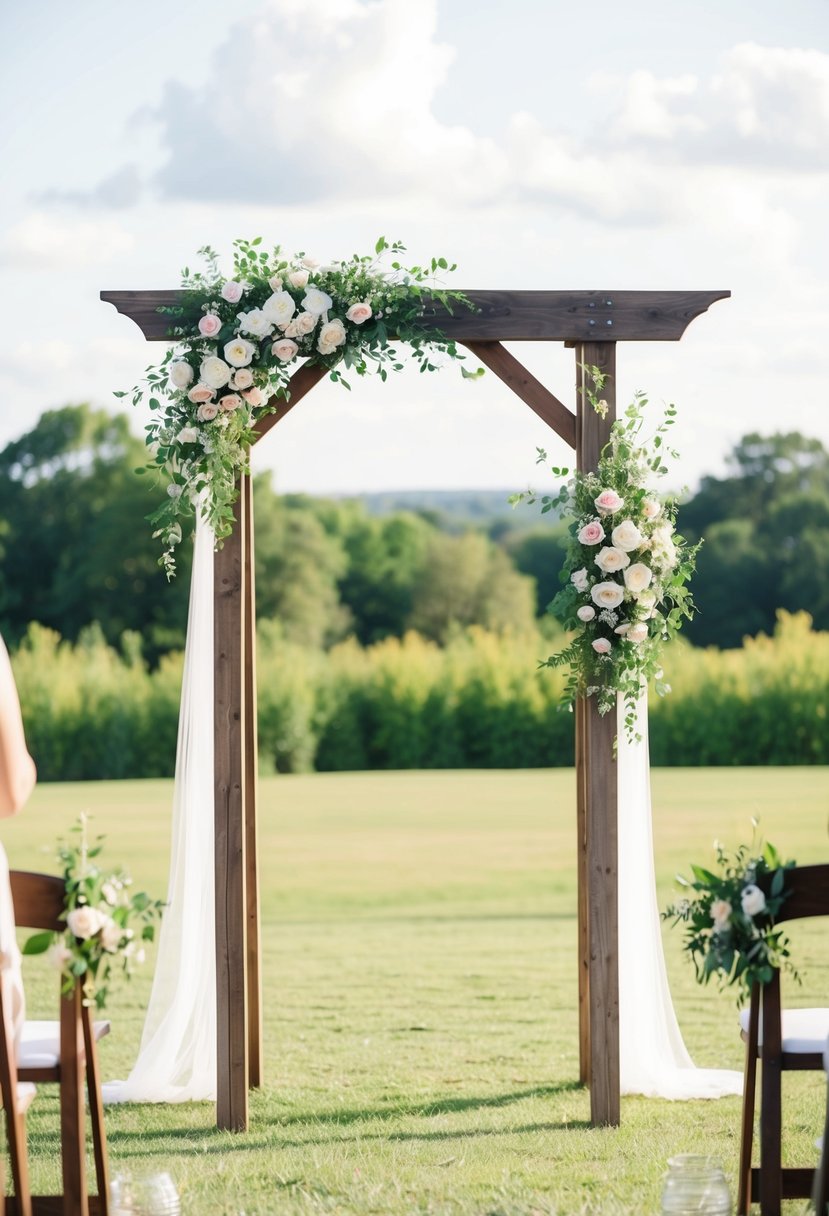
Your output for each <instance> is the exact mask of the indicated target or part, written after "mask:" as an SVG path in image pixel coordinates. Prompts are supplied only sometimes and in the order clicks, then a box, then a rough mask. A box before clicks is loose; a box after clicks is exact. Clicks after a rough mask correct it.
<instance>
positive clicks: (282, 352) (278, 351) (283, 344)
mask: <svg viewBox="0 0 829 1216" xmlns="http://www.w3.org/2000/svg"><path fill="white" fill-rule="evenodd" d="M298 350H299V347H298V346H297V344H296V342H294V340H293V338H280V339H279V341H278V342H274V344H273V346H272V347H271V353H272V354H273V356H274V358H276V359H279V361H280V363H290V361H291V359H293V358H294V356H295V355H296V353H297V351H298Z"/></svg>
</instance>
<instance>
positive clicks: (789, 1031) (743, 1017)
mask: <svg viewBox="0 0 829 1216" xmlns="http://www.w3.org/2000/svg"><path fill="white" fill-rule="evenodd" d="M740 1027H741V1029H742V1030H743V1031H744V1032H745V1033H746V1034H747V1033H748V1010H747V1009H743V1010H741V1011H740ZM781 1031H782V1037H783V1050H784V1051H788V1052H791V1053H792V1055H808V1054H810V1053H812V1052H818V1053H820V1052H823V1050H824V1048H825V1047H826V1039H827V1036H829V1009H784V1010H783V1012H782V1014H781ZM759 1042H760V1046H761V1047H762V1045H763V1019H762V1016H761V1018H760V1034H759Z"/></svg>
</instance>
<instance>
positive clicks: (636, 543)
mask: <svg viewBox="0 0 829 1216" xmlns="http://www.w3.org/2000/svg"><path fill="white" fill-rule="evenodd" d="M610 539H611V540H612V541H613V543H614V545H615V546H616V548H617V549H624V551H625V553H630V552H631V550H632V549H638V548H639V547H640V545H642V543H643V542H644V539H645V538H644V536H643V535H642V533H641V532H640V531H639V529H638V528H637V527H636V524H635V523H634V522H633V520H632V519H623V520H622V522H621V523H620V524H619V525H618V527H616V528H614V529H613V531H612V532H611V534H610Z"/></svg>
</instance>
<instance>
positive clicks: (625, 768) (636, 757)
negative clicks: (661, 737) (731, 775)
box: [617, 691, 743, 1098]
mask: <svg viewBox="0 0 829 1216" xmlns="http://www.w3.org/2000/svg"><path fill="white" fill-rule="evenodd" d="M637 732H638V733H639V735H640V736H641V742H639V743H631V742H630V741H629V740H628V738H627V735H626V732H625V719H624V703H623V702H621V701H620V704H619V709H618V714H617V733H618V739H619V750H618V765H617V767H618V773H617V781H618V789H619V1039H620V1067H621V1081H622V1093H623V1094H645V1095H646V1096H647V1097H652V1098H721V1097H723V1096H724V1095H726V1094H739V1093H742V1090H743V1077H742V1073H739V1072H735V1071H731V1070H728V1069H718V1068H696V1067H695V1066H694V1062H693V1060H692V1059H691V1057H690V1056H689V1054H688V1052H687V1050H686V1047H685V1044H684V1042H683V1040H682V1034H681V1032H680V1029H679V1025H678V1023H677V1020H676V1014H675V1013H674V1007H673V1002H672V1000H671V993H670V989H669V988H668V977H667V973H666V971H665V956H664V954H663V950H662V934H661V929H660V923H661V922H660V918H659V905H658V904H657V900H656V880H655V876H654V862H653V830H652V826H651V785H650V755H649V751H648V695H647V691H644V692H643V694H642V697H641V698H640V701H639V706H638V711H637Z"/></svg>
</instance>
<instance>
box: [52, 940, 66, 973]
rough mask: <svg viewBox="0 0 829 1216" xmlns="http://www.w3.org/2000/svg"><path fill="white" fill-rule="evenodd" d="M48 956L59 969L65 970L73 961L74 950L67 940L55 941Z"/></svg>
mask: <svg viewBox="0 0 829 1216" xmlns="http://www.w3.org/2000/svg"><path fill="white" fill-rule="evenodd" d="M46 957H47V959H48V960H49V962H50V964H51V965H52V966H53V967H54V968H55V969H56V970H57V971H63V969H64V967H65V966H66V964H67V963H70V962H71V961H72V951H71V950H70V949H69V947H68V946H67V945H66V943H65V942H53V943H52V945H51V946H50V947H49V949H48V951H47V952H46Z"/></svg>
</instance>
